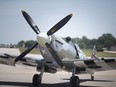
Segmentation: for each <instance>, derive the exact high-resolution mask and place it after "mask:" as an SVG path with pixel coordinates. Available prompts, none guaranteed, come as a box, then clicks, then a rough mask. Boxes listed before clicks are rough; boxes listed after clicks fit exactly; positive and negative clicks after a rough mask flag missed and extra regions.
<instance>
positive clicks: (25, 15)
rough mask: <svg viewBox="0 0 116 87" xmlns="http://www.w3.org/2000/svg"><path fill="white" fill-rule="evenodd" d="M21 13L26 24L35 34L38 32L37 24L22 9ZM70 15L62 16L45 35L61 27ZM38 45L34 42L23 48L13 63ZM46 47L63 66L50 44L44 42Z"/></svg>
mask: <svg viewBox="0 0 116 87" xmlns="http://www.w3.org/2000/svg"><path fill="white" fill-rule="evenodd" d="M22 14H23V16H24V18H25V19H26V21H27V22H28V24H29V25H30V26H31V28H32V29H33V30H34V32H35V33H36V34H39V33H40V30H39V28H38V27H37V25H36V24H35V22H34V21H33V19H32V18H31V17H30V16H29V15H28V14H27V13H26V12H25V11H22ZM71 17H72V14H69V15H68V16H66V17H65V18H63V19H62V20H61V21H60V22H58V23H57V24H56V25H54V26H53V27H52V28H51V29H50V30H49V31H48V32H47V35H48V36H50V35H52V34H54V33H55V32H57V31H58V30H59V29H61V28H62V27H63V26H64V25H65V24H66V23H67V22H68V21H69V20H70V18H71ZM37 45H38V42H36V43H35V44H34V45H33V46H32V47H30V48H28V49H27V50H25V51H24V52H23V53H21V54H20V55H19V56H18V57H17V58H16V59H15V60H14V64H15V63H16V62H18V61H19V60H21V59H23V57H24V56H25V55H27V54H28V53H29V52H30V51H31V50H32V49H33V48H34V47H35V46H37ZM45 45H46V47H47V48H48V50H49V51H50V53H51V54H52V56H53V58H54V60H55V61H56V62H57V63H58V64H59V66H60V67H61V68H63V63H62V61H61V60H60V58H59V57H58V55H57V54H56V52H55V51H54V50H53V48H52V47H51V46H50V44H48V43H46V44H45Z"/></svg>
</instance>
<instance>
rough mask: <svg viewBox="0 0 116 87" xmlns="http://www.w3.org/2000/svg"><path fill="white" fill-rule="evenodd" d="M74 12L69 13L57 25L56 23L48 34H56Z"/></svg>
mask: <svg viewBox="0 0 116 87" xmlns="http://www.w3.org/2000/svg"><path fill="white" fill-rule="evenodd" d="M72 15H73V14H69V15H68V16H66V17H65V18H63V19H62V20H61V21H60V22H58V23H57V24H56V25H54V26H53V27H52V28H51V29H50V30H49V31H48V32H47V35H48V36H49V35H52V34H54V33H55V32H56V31H58V30H59V29H60V28H62V27H63V26H64V25H65V24H66V23H67V22H68V21H69V20H70V18H71V17H72Z"/></svg>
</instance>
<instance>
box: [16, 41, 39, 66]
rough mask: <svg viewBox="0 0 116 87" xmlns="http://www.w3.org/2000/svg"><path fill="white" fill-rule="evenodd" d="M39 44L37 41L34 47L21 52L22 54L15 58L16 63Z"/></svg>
mask: <svg viewBox="0 0 116 87" xmlns="http://www.w3.org/2000/svg"><path fill="white" fill-rule="evenodd" d="M37 45H38V43H37V42H36V43H35V44H34V45H33V46H32V47H30V48H28V49H27V50H25V51H24V52H23V53H21V54H20V55H19V56H18V57H17V58H16V59H15V61H14V64H15V63H16V62H18V61H19V60H21V59H23V57H24V56H25V55H27V54H28V53H29V52H30V51H31V50H32V49H33V48H34V47H35V46H37Z"/></svg>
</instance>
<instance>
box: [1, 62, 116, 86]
mask: <svg viewBox="0 0 116 87" xmlns="http://www.w3.org/2000/svg"><path fill="white" fill-rule="evenodd" d="M36 73H39V72H36V69H35V68H32V67H26V66H22V65H17V66H16V67H12V66H6V65H2V64H0V87H32V77H33V75H34V74H36ZM70 76H71V73H68V72H64V71H61V72H58V73H56V74H48V73H44V75H43V79H42V84H41V85H40V87H64V86H65V87H72V86H71V85H70V83H69V78H70ZM94 76H95V80H94V81H91V80H90V75H88V74H86V75H79V78H80V79H81V83H80V87H116V70H112V71H104V72H96V73H95V74H94Z"/></svg>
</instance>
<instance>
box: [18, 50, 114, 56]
mask: <svg viewBox="0 0 116 87" xmlns="http://www.w3.org/2000/svg"><path fill="white" fill-rule="evenodd" d="M19 49H20V51H21V52H23V51H24V50H26V49H25V48H19ZM82 51H83V52H84V53H85V55H86V56H91V53H92V50H85V49H82ZM30 53H32V54H40V52H39V49H37V48H35V49H33V50H32V51H31V52H30ZM96 55H97V56H98V57H116V53H107V52H97V53H96Z"/></svg>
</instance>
